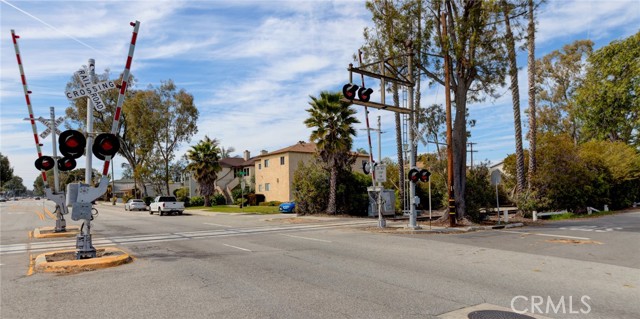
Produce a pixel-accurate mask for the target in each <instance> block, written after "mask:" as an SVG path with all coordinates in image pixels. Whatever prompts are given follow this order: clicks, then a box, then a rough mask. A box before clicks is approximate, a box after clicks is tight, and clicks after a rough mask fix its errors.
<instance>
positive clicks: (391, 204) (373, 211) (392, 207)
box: [367, 186, 396, 217]
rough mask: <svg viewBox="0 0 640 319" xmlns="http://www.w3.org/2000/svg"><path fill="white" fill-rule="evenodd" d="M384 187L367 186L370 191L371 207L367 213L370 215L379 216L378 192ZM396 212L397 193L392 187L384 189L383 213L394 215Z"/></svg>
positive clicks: (384, 214)
mask: <svg viewBox="0 0 640 319" xmlns="http://www.w3.org/2000/svg"><path fill="white" fill-rule="evenodd" d="M381 188H382V187H373V186H369V187H367V192H368V193H369V209H368V210H367V213H368V215H369V216H370V217H373V216H378V202H377V201H376V200H377V198H378V192H379V190H380V189H381ZM395 214H396V194H395V192H394V191H393V190H392V189H384V190H382V215H383V216H394V215H395Z"/></svg>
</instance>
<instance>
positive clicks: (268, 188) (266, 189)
mask: <svg viewBox="0 0 640 319" xmlns="http://www.w3.org/2000/svg"><path fill="white" fill-rule="evenodd" d="M264 190H265V191H267V192H268V191H270V190H271V184H269V183H266V184H264Z"/></svg>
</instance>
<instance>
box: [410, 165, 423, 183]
mask: <svg viewBox="0 0 640 319" xmlns="http://www.w3.org/2000/svg"><path fill="white" fill-rule="evenodd" d="M419 175H420V171H418V169H417V168H412V169H410V170H409V180H410V181H411V182H412V183H417V182H418V181H419V180H420V176H419Z"/></svg>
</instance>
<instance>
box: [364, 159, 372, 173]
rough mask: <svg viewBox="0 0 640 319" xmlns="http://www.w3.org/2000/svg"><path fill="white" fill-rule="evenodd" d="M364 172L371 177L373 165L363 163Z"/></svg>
mask: <svg viewBox="0 0 640 319" xmlns="http://www.w3.org/2000/svg"><path fill="white" fill-rule="evenodd" d="M362 171H363V172H364V173H365V174H366V175H369V174H370V173H371V165H370V164H369V162H365V161H363V162H362Z"/></svg>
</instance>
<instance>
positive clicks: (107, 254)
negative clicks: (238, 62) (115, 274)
mask: <svg viewBox="0 0 640 319" xmlns="http://www.w3.org/2000/svg"><path fill="white" fill-rule="evenodd" d="M96 253H97V257H96V258H91V259H75V258H76V251H75V250H61V251H55V252H49V253H44V254H40V255H38V257H36V259H35V270H36V271H37V272H53V273H78V272H83V271H90V270H96V269H102V268H109V267H115V266H119V265H123V264H127V263H130V262H132V261H133V257H132V256H130V255H129V254H128V253H126V252H124V251H123V250H121V249H119V248H115V247H107V248H99V249H97V251H96Z"/></svg>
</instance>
